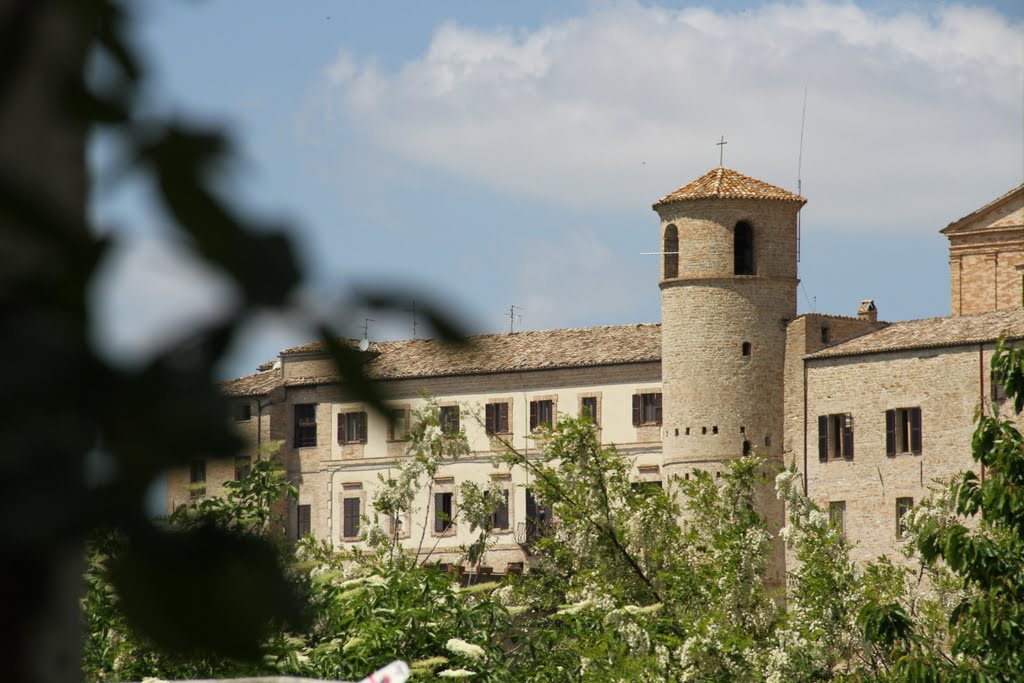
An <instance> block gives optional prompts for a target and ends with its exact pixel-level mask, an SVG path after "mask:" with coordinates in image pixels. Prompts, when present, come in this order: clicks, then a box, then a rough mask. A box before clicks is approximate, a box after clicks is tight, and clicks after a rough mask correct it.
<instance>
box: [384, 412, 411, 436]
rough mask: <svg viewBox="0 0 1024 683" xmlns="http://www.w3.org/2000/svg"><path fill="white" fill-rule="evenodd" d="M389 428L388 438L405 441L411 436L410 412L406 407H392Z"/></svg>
mask: <svg viewBox="0 0 1024 683" xmlns="http://www.w3.org/2000/svg"><path fill="white" fill-rule="evenodd" d="M388 429H389V431H388V438H389V439H390V440H391V441H405V440H406V439H408V438H409V413H408V411H407V410H406V409H405V408H394V409H392V411H391V423H390V424H389V425H388Z"/></svg>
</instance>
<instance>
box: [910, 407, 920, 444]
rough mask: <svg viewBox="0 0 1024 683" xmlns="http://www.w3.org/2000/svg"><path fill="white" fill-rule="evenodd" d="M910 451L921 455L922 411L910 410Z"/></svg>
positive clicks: (917, 409)
mask: <svg viewBox="0 0 1024 683" xmlns="http://www.w3.org/2000/svg"><path fill="white" fill-rule="evenodd" d="M910 450H911V451H913V453H914V455H921V409H920V408H911V409H910Z"/></svg>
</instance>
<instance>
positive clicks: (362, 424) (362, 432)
mask: <svg viewBox="0 0 1024 683" xmlns="http://www.w3.org/2000/svg"><path fill="white" fill-rule="evenodd" d="M359 443H366V412H365V411H363V412H361V413H359Z"/></svg>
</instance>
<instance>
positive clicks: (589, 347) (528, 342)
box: [281, 324, 661, 385]
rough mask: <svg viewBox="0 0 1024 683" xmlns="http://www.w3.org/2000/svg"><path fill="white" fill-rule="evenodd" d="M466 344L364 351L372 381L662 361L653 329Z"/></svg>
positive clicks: (421, 343) (322, 380) (293, 351)
mask: <svg viewBox="0 0 1024 683" xmlns="http://www.w3.org/2000/svg"><path fill="white" fill-rule="evenodd" d="M345 341H346V342H348V343H355V342H352V341H351V340H345ZM468 341H469V345H468V346H464V347H458V346H452V345H449V344H445V343H443V342H441V341H439V340H436V339H408V340H404V341H389V342H376V343H373V344H371V345H370V348H369V350H368V351H367V353H368V354H371V355H372V356H373V357H372V360H370V361H369V362H368V363H367V364H366V370H367V373H368V375H369V376H370V377H371V378H373V379H404V378H415V377H445V376H452V375H479V374H488V373H496V372H519V371H525V370H545V369H558V368H578V367H589V366H596V365H618V364H622V363H643V362H657V361H660V360H661V326H660V325H657V324H636V325H617V326H607V327H583V328H569V329H560V330H536V331H528V332H516V333H515V334H507V333H503V334H481V335H475V336H471V337H469V338H468ZM321 350H322V348H321V346H320V344H319V343H312V344H303V345H302V346H296V347H293V348H290V349H285V350H284V351H282V352H281V356H282V357H287V356H289V355H298V354H318V353H320V352H321ZM285 362H287V359H285ZM338 381H340V378H339V377H337V376H335V375H331V376H323V377H304V378H290V379H289V380H288V384H289V385H305V384H328V383H333V382H338Z"/></svg>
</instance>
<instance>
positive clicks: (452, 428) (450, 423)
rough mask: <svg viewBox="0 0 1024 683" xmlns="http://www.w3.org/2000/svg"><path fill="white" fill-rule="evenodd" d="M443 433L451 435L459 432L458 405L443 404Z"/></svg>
mask: <svg viewBox="0 0 1024 683" xmlns="http://www.w3.org/2000/svg"><path fill="white" fill-rule="evenodd" d="M441 433H442V434H447V435H449V436H450V435H452V434H458V433H459V407H458V406H441Z"/></svg>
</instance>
